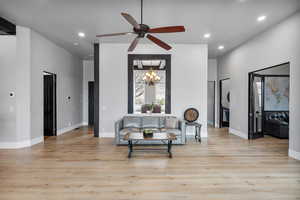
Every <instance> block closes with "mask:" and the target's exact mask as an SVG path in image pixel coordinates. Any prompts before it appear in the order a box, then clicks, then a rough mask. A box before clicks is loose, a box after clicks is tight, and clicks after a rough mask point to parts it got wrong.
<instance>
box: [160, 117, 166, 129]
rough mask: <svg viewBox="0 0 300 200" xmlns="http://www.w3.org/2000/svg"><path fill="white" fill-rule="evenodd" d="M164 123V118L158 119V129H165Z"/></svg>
mask: <svg viewBox="0 0 300 200" xmlns="http://www.w3.org/2000/svg"><path fill="white" fill-rule="evenodd" d="M165 122H166V119H165V117H160V118H159V128H165Z"/></svg>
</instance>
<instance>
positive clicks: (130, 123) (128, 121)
mask: <svg viewBox="0 0 300 200" xmlns="http://www.w3.org/2000/svg"><path fill="white" fill-rule="evenodd" d="M141 125H142V118H141V117H131V116H126V117H124V119H123V127H124V128H141Z"/></svg>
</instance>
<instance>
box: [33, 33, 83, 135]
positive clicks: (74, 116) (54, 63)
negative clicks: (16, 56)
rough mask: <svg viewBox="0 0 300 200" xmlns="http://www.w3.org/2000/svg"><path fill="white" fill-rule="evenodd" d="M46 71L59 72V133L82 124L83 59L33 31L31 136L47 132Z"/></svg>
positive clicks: (57, 73)
mask: <svg viewBox="0 0 300 200" xmlns="http://www.w3.org/2000/svg"><path fill="white" fill-rule="evenodd" d="M43 71H47V72H51V73H55V74H56V75H57V78H56V79H57V80H56V81H57V83H56V85H57V129H58V133H62V132H64V131H63V130H64V129H65V128H68V127H74V126H79V125H81V124H82V61H81V60H80V59H79V58H78V57H76V56H73V55H72V54H71V53H69V52H68V51H66V50H65V49H63V48H61V47H59V46H57V45H56V44H54V43H53V42H51V41H49V40H48V39H46V38H45V37H43V36H42V35H40V34H38V33H36V32H35V31H31V97H32V98H31V105H34V106H32V107H31V138H36V137H41V136H43V116H44V114H43ZM68 96H70V97H71V100H67V97H68Z"/></svg>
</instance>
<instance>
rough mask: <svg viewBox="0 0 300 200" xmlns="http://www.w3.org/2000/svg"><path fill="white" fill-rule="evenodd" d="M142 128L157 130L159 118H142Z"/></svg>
mask: <svg viewBox="0 0 300 200" xmlns="http://www.w3.org/2000/svg"><path fill="white" fill-rule="evenodd" d="M142 127H143V128H159V117H143V119H142Z"/></svg>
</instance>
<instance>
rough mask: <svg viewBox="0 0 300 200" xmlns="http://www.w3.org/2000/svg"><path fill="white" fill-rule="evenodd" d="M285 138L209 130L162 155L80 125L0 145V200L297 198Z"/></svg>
mask: <svg viewBox="0 0 300 200" xmlns="http://www.w3.org/2000/svg"><path fill="white" fill-rule="evenodd" d="M287 152H288V143H287V140H279V139H275V138H271V137H268V138H263V139H258V140H255V141H247V140H244V139H241V138H239V137H236V136H234V135H229V134H228V132H227V130H226V129H209V139H208V140H203V142H202V144H199V143H196V142H194V141H193V140H190V141H189V142H188V144H187V145H184V146H174V148H173V156H174V157H173V159H169V158H168V157H167V156H166V155H165V154H157V153H138V154H133V158H131V159H127V147H126V146H121V147H117V146H114V145H113V140H112V139H109V138H107V139H97V138H94V137H93V136H92V132H91V130H88V129H87V128H81V129H79V130H74V131H72V132H70V133H67V134H64V135H62V136H59V137H50V138H47V140H46V141H45V143H44V144H38V145H35V146H33V147H32V148H25V149H20V150H0V199H1V200H2V199H5V200H10V199H14V200H21V199H22V200H27V199H38V200H44V199H47V200H48V199H49V200H52V199H53V200H54V199H55V200H60V199H70V200H71V199H72V200H85V199H89V200H91V199H101V200H102V199H113V200H118V199H134V200H143V199H164V200H169V199H172V200H177V199H197V200H206V199H209V200H227V199H228V200H229V199H230V200H244V199H251V200H264V199H270V200H287V199H298V200H299V199H300V161H296V160H294V159H292V158H289V157H288V156H287Z"/></svg>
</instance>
